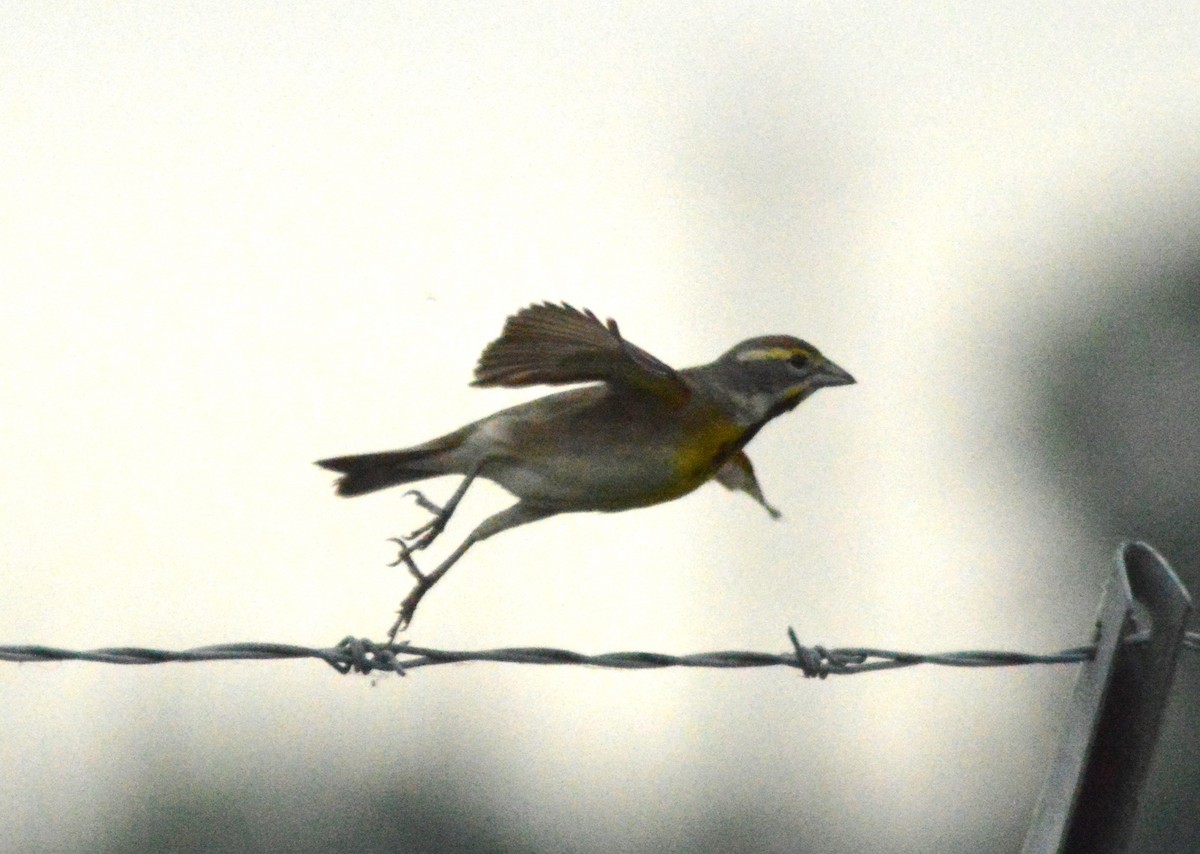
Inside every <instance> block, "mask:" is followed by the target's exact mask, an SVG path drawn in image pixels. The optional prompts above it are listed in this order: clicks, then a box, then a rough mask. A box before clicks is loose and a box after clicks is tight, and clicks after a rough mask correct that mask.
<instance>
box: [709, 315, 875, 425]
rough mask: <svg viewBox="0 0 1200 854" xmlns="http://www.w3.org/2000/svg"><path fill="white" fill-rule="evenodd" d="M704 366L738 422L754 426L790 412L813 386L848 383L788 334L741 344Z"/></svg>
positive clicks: (837, 370) (840, 372) (848, 379)
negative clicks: (733, 408) (729, 401)
mask: <svg viewBox="0 0 1200 854" xmlns="http://www.w3.org/2000/svg"><path fill="white" fill-rule="evenodd" d="M709 368H710V369H711V370H712V373H713V375H714V379H717V381H718V385H719V386H720V387H722V388H724V389H725V390H726V391H727V392H728V393H730V395H731V397H732V399H733V402H735V404H736V406H737V408H738V409H739V410H740V414H741V416H742V418H743V419H744V420H745V421H747V422H748V423H756V424H762V423H765V422H766V421H769V420H770V419H772V418H774V417H775V416H777V415H782V414H783V413H784V412H788V411H790V410H792V409H795V408H796V406H797V405H799V403H800V402H801V401H802V400H804V399H805V398H806V397H808V396H809V395H811V394H812V393H813V392H815V391H816V390H817V389H819V388H823V387H825V386H836V385H850V384H851V383H853V382H854V377H852V376H850V374H849V373H847V372H846V371H845V370H843V369H842V368H840V367H838V366H837V365H835V364H834V363H833V362H831V361H830V360H829V359H827V358H826V357H825V356H824V355H822V353H821V351H820V350H818V349H817V348H816V347H814V346H812V345H811V344H809V343H807V342H805V341H801V340H800V339H799V338H793V337H792V336H791V335H764V336H762V337H760V338H751V339H749V340H748V341H743V342H742V343H740V344H738V345H737V346H736V347H734V348H733V349H731V350H730V351H729V352H727V353H725V355H723V356H721V358H719V359H718V360H717V361H715V362H713V363H712V365H711V366H709Z"/></svg>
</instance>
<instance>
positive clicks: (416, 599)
mask: <svg viewBox="0 0 1200 854" xmlns="http://www.w3.org/2000/svg"><path fill="white" fill-rule="evenodd" d="M410 570H411V571H413V572H415V573H416V575H417V583H416V584H414V585H413V589H412V590H410V591H409V593H408V595H407V596H405V597H404V601H403V602H401V603H400V610H398V611H397V612H396V622H394V623H392V627H391V628H390V629H388V643H395V642H396V635H397V634H399V633H400V632H402V631H404V630H405V629H407V628H408V626H409V624H410V623H411V622H412V619H413V615H414V614H415V613H416V612H417V605H418V604H419V603H420V601H421V597H423V596H424V595H425V594H426V592H428V590H429V588H430V587H432V586H433V584H432V583H431V582H430V581H429V579H428V577H427V576H424V575H421V574H420V572H419V571H417V568H416V566H415V565H412V564H411V561H410Z"/></svg>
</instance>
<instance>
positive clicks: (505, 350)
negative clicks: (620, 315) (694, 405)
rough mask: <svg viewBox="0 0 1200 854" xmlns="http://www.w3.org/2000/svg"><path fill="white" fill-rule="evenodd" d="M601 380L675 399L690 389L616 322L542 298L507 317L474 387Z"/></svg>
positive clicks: (681, 398)
mask: <svg viewBox="0 0 1200 854" xmlns="http://www.w3.org/2000/svg"><path fill="white" fill-rule="evenodd" d="M595 380H601V381H603V382H606V383H610V384H612V385H615V386H619V387H622V388H625V389H629V390H633V391H639V392H644V393H647V394H653V395H655V396H658V397H660V398H662V399H663V400H666V401H668V402H671V403H674V404H682V403H684V402H685V401H686V400H687V399H688V397H689V396H690V394H691V392H690V391H689V390H688V387H687V385H686V383H684V381H683V380H682V379H681V378H680V376H679V374H678V373H677V372H676V371H675V369H674V368H672V367H670V366H669V365H667V364H665V363H663V362H661V361H659V360H658V359H656V358H655V357H654V356H651V355H650V354H649V353H647V352H646V351H645V350H643V349H642V348H641V347H638V346H637V345H636V344H631V343H630V342H628V341H626V340H625V339H624V338H622V337H621V330H620V329H619V328H617V322H616V321H615V320H612V319H609V321H608V323H607V324H604V323H601V322H600V319H599V318H597V317H596V315H594V314H592V313H591V312H590V311H588V310H587V309H584V310H583V311H580V310H578V309H576V308H574V307H573V306H570V305H567V304H566V303H563V304H562V305H555V304H553V303H549V302H544V303H541V304H537V305H531V306H529V307H528V308H523V309H521V310H520V311H518V312H517V313H516V314H514V315H513V316H512V317H510V318H508V320H506V321H505V322H504V331H503V332H501V333H500V337H499V338H497V339H496V340H495V341H493V342H492V343H491V344H488V345H487V347H486V348H485V349H484V351H483V355H481V356H480V357H479V364H478V365H476V366H475V380H474V382H472V383H471V384H472V385H476V386H527V385H563V384H566V383H582V382H592V381H595Z"/></svg>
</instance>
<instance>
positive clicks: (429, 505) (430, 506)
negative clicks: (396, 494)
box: [403, 489, 446, 516]
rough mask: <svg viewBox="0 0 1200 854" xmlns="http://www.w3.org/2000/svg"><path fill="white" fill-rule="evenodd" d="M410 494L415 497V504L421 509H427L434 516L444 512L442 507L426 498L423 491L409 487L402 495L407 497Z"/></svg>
mask: <svg viewBox="0 0 1200 854" xmlns="http://www.w3.org/2000/svg"><path fill="white" fill-rule="evenodd" d="M410 495H411V496H413V497H414V498H416V499H417V506H418V507H420V508H421V509H422V510H428V511H429V512H430V513H432V514H433V515H435V516H440V515H442V514H443V513H445V512H446V511H445V509H444V508H442V507H440V506H439V505H437V504H434V503H433V502H432V501H430V500H429V499H428V498H426V497H425V493H424V492H422V491H421V490H419V489H410V490H408V492H406V493H404V496H403V497H404V498H407V497H408V496H410Z"/></svg>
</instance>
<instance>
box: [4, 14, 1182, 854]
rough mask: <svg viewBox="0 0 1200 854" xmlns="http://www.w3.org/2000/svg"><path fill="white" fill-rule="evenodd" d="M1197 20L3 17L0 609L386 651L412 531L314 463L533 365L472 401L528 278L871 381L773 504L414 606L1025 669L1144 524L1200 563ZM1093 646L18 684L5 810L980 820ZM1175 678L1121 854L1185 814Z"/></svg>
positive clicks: (636, 318)
mask: <svg viewBox="0 0 1200 854" xmlns="http://www.w3.org/2000/svg"><path fill="white" fill-rule="evenodd" d="M1189 5H1190V4H1176V3H1155V2H1149V3H1147V2H1143V3H1138V4H1136V5H1135V4H1130V3H1113V4H1099V5H1097V4H1093V3H1059V4H1051V5H1047V4H1042V3H1036V2H1016V3H1009V4H1004V5H1003V6H1002V7H987V8H984V7H969V8H968V7H964V6H960V5H958V4H915V3H898V4H874V3H871V4H830V3H811V4H796V3H759V4H732V3H705V4H689V5H687V6H686V7H685V6H683V5H681V4H674V3H668V4H643V3H638V4H633V3H576V4H570V5H567V4H553V3H517V4H506V3H489V4H474V5H468V4H442V3H408V4H383V3H372V4H346V3H293V4H286V5H280V4H273V3H272V4H266V3H239V4H223V5H222V4H207V3H203V4H202V3H173V4H165V5H154V4H151V5H145V4H104V3H94V4H40V3H5V4H3V6H2V8H3V12H4V21H5V25H4V27H3V28H0V79H2V80H3V84H2V85H0V104H2V109H3V118H4V120H3V122H0V151H2V152H3V157H0V187H2V192H0V219H2V221H3V228H2V229H0V408H2V411H3V416H2V417H0V467H2V469H3V471H4V473H5V476H4V478H3V479H2V480H0V517H2V518H3V520H4V522H3V525H2V526H0V581H2V584H3V588H2V589H3V597H2V598H3V602H4V605H3V608H2V609H0V641H3V642H5V643H40V644H47V645H53V646H62V647H68V648H93V647H101V646H118V645H138V646H146V647H156V648H166V649H177V648H186V647H191V646H199V645H204V644H211V643H226V642H236V641H279V642H290V643H298V644H305V645H314V646H327V645H332V644H333V643H336V642H337V641H338V640H339V639H340V638H342V637H343V636H345V635H346V634H348V633H353V634H357V635H366V636H371V637H374V638H377V639H378V638H382V636H383V634H384V631H385V629H386V628H387V626H388V625H389V624H390V622H391V618H392V616H393V612H394V609H395V607H396V605H397V604H398V603H399V600H400V599H401V598H402V597H403V595H404V594H405V592H406V591H407V589H408V586H409V579H408V578H407V576H406V575H405V574H404V573H403V572H402V571H400V570H397V569H389V568H388V567H387V566H386V564H387V562H388V561H390V560H392V558H393V557H394V554H395V552H394V549H393V548H392V547H391V546H390V545H389V544H388V543H387V542H385V540H386V538H387V537H390V536H394V535H396V534H399V533H404V532H407V531H408V530H410V529H411V528H413V527H414V526H416V525H417V524H419V523H420V522H421V521H423V513H422V512H421V511H420V510H419V509H417V508H416V507H414V506H413V505H412V503H411V500H406V499H404V498H402V497H401V495H400V493H399V491H398V490H393V491H389V492H383V493H379V494H376V495H373V496H370V497H365V498H361V499H357V500H354V501H343V500H339V499H336V498H335V497H334V496H333V494H332V489H331V476H330V475H329V473H327V472H324V471H321V470H319V469H317V468H315V467H314V466H312V465H311V461H312V460H315V459H319V458H322V457H327V456H332V455H337V454H344V453H352V452H363V451H373V450H382V449H387V448H394V447H403V446H406V445H411V444H414V443H417V442H420V441H424V440H426V439H429V438H432V437H433V436H436V435H440V434H441V433H444V432H446V431H448V430H449V429H452V428H454V427H457V426H459V425H460V424H462V423H464V422H466V421H468V420H470V419H474V418H478V417H481V416H483V415H486V414H488V413H490V412H491V411H493V410H495V409H498V408H500V407H502V406H505V405H509V404H511V403H514V402H516V401H519V400H523V399H527V398H529V397H531V396H535V395H536V394H540V393H541V391H540V390H532V391H528V392H507V391H495V390H488V391H483V390H477V389H471V388H469V387H468V385H467V383H468V381H469V379H470V376H471V369H472V367H473V365H474V362H475V359H476V357H477V355H478V353H479V351H480V350H481V349H482V348H483V346H484V345H485V344H487V343H488V341H490V340H491V339H492V338H493V337H494V336H495V335H496V334H498V333H499V331H500V327H501V325H502V323H503V321H504V318H505V317H506V316H507V315H508V314H509V313H511V312H512V311H514V310H516V309H518V308H520V307H521V306H523V305H526V304H528V303H530V302H534V301H539V300H543V299H551V300H559V299H565V300H567V301H569V302H572V303H574V304H575V305H581V306H587V307H590V308H592V309H593V310H595V311H596V312H597V313H598V314H600V315H602V316H605V317H607V316H610V315H611V316H613V317H615V318H616V319H617V320H618V321H619V322H620V324H621V329H622V330H623V332H624V333H625V334H626V335H627V336H628V338H629V339H630V340H632V341H634V342H636V343H637V344H639V345H641V346H642V347H644V348H645V349H647V350H649V351H650V352H652V353H654V354H655V355H656V356H658V357H659V358H661V359H663V360H665V361H667V362H669V363H671V364H674V365H678V366H684V365H689V364H696V363H700V362H706V361H709V360H711V359H712V358H714V357H715V356H717V355H718V354H719V353H721V352H723V351H724V350H725V349H727V348H728V347H729V346H731V345H732V344H734V343H735V342H737V341H739V340H741V339H744V338H747V337H750V336H753V335H760V334H767V333H788V334H793V335H798V336H801V337H803V338H805V339H807V340H809V341H811V342H813V343H814V344H816V345H817V346H818V347H820V348H821V349H822V350H824V351H825V352H826V353H827V354H828V355H829V356H830V357H831V358H833V359H834V360H835V361H837V362H838V363H839V364H841V365H843V366H844V367H845V368H847V369H848V370H850V371H851V372H852V373H853V374H854V375H855V376H856V377H857V379H858V385H856V386H853V387H850V388H845V389H835V390H830V391H825V392H822V393H821V394H819V395H817V396H816V397H815V398H814V399H812V400H811V401H809V402H807V403H806V404H804V406H802V407H800V408H799V409H798V410H797V411H796V412H794V413H792V414H791V415H789V416H787V417H785V418H782V419H780V420H779V421H776V422H774V423H772V424H771V426H770V427H768V428H767V429H766V430H765V431H764V432H763V433H762V434H761V435H760V436H759V437H758V438H756V440H755V441H754V443H753V444H752V445H751V446H750V449H749V450H750V453H751V455H752V457H753V459H754V461H755V463H756V466H757V469H758V474H759V479H760V481H761V482H762V485H763V488H764V490H765V492H766V494H767V497H768V498H769V499H770V500H771V501H772V502H773V503H775V504H776V505H778V506H779V507H780V508H781V509H782V510H783V512H784V517H783V519H782V520H780V521H779V522H772V520H771V519H770V518H768V516H767V515H766V514H765V513H763V512H762V510H761V508H759V507H757V506H756V505H754V504H753V503H752V502H750V501H749V500H747V499H746V498H745V497H744V496H738V495H730V494H729V493H727V492H725V491H724V490H722V489H720V488H718V487H715V486H706V487H704V488H702V489H701V490H699V491H697V492H696V493H694V494H692V495H690V496H688V497H686V498H684V499H682V500H680V501H676V502H673V503H670V504H667V505H663V506H659V507H655V508H650V509H646V510H640V511H637V512H631V513H624V514H614V515H598V514H580V515H574V516H562V517H558V518H555V519H552V520H549V521H545V522H542V523H539V524H537V525H532V526H529V527H528V528H522V529H520V530H518V531H514V532H510V533H507V534H504V535H502V536H500V537H497V538H496V539H494V540H491V541H489V542H488V543H486V544H485V545H481V546H479V547H477V549H475V550H473V551H472V552H471V553H470V555H469V556H468V557H467V558H466V559H465V560H464V561H463V562H462V563H461V564H459V565H458V566H457V567H456V569H455V571H454V572H452V573H450V574H449V575H448V576H447V578H446V580H445V581H444V582H442V583H441V584H440V585H439V586H438V587H437V589H436V590H435V591H434V592H433V593H431V594H430V596H429V597H427V598H426V599H425V601H424V603H423V604H422V606H421V610H420V612H419V614H418V617H417V619H416V621H415V623H414V625H413V627H412V630H411V631H410V632H409V637H410V638H411V639H412V640H413V641H414V642H416V643H420V644H422V645H427V646H441V647H447V648H471V649H480V648H489V647H494V646H515V645H546V646H560V647H566V648H570V649H576V650H580V651H583V652H605V651H614V650H634V649H639V650H653V651H663V652H678V653H683V652H699V651H704V650H712V649H751V650H764V651H780V652H781V651H784V650H785V649H786V648H787V640H786V635H785V631H786V628H787V626H789V625H792V626H795V628H796V630H797V632H798V633H799V635H800V637H801V639H802V640H804V641H805V642H808V643H823V644H826V645H829V646H836V645H870V646H883V647H890V648H897V649H907V650H915V651H949V650H956V649H985V648H996V649H1016V650H1023V651H1030V652H1050V651H1053V650H1057V649H1060V648H1063V647H1068V646H1074V645H1077V644H1080V643H1083V642H1086V641H1087V640H1088V639H1089V638H1090V636H1091V628H1092V623H1093V619H1094V614H1095V609H1096V606H1097V604H1098V602H1099V598H1100V595H1101V592H1102V589H1103V586H1104V583H1105V581H1106V580H1107V578H1108V575H1109V573H1110V570H1111V565H1112V555H1113V552H1114V549H1115V547H1116V545H1117V543H1118V542H1119V541H1120V540H1121V539H1123V538H1130V537H1140V538H1145V539H1147V540H1148V541H1149V542H1151V543H1152V544H1154V545H1155V546H1157V547H1158V548H1159V549H1160V550H1161V551H1162V552H1163V553H1164V555H1165V556H1166V557H1167V558H1168V560H1170V561H1172V563H1173V565H1174V566H1175V567H1176V568H1177V570H1178V571H1179V572H1180V574H1181V575H1182V576H1183V578H1184V581H1185V583H1188V584H1189V585H1190V586H1191V587H1192V589H1193V590H1196V589H1200V527H1198V525H1197V518H1198V516H1197V512H1196V506H1195V503H1196V496H1197V494H1198V488H1197V487H1198V485H1200V430H1197V424H1198V423H1200V143H1198V142H1197V141H1198V140H1200V52H1197V51H1196V45H1197V44H1198V43H1200V16H1198V15H1196V14H1195V9H1194V8H1189ZM454 485H455V483H454V481H453V480H452V479H445V480H442V481H436V482H433V483H432V484H430V489H429V492H430V495H431V496H432V497H434V498H444V497H446V496H448V495H449V493H450V492H451V491H452V490H453V487H454ZM508 500H509V499H507V497H506V495H505V494H504V493H503V491H502V490H500V489H499V488H496V487H493V486H492V485H490V484H485V485H481V486H479V487H476V488H473V489H472V491H471V493H470V494H469V496H468V497H467V499H466V501H465V502H464V504H463V505H462V507H461V509H460V510H459V515H458V516H457V517H456V518H455V520H454V523H453V524H452V525H451V526H450V528H449V529H448V531H447V534H446V535H445V538H444V539H443V540H442V541H441V542H439V543H438V544H437V546H436V547H435V548H434V549H432V550H431V553H430V554H429V555H427V559H428V560H436V559H439V558H440V556H441V555H442V554H444V551H445V549H447V548H449V546H451V545H453V543H454V542H455V541H456V540H457V538H459V537H461V536H464V535H465V534H466V532H467V531H468V530H469V529H470V527H471V526H472V525H473V524H475V522H476V521H477V520H479V519H481V518H483V516H485V515H487V514H488V513H491V512H494V511H495V510H497V509H499V508H501V507H503V506H504V505H505V504H506V503H507V502H508ZM1075 673H1076V670H1075V668H1073V667H1067V666H1064V667H1040V668H1034V667H1027V668H1013V669H1007V670H979V671H972V672H959V671H952V670H947V669H941V668H918V669H912V670H906V671H898V672H894V673H883V674H872V675H866V676H861V677H858V678H854V679H830V680H827V681H823V682H816V681H805V680H803V679H801V678H800V677H799V675H798V674H795V673H793V672H784V671H781V670H756V671H744V672H724V671H698V672H674V671H662V672H602V671H596V670H588V669H583V668H534V667H520V666H515V665H462V666H450V667H438V668H430V669H428V670H422V671H419V672H416V673H414V674H412V675H411V676H410V677H408V678H404V679H401V678H397V677H380V678H362V677H345V678H340V677H338V676H337V675H336V674H335V673H334V672H333V671H331V670H330V669H328V668H326V667H324V666H323V665H321V664H319V663H315V662H286V663H285V662H239V663H222V664H196V665H164V666H155V667H142V668H136V667H114V666H105V665H98V664H63V665H38V666H32V665H25V666H16V665H6V666H2V667H0V685H2V689H0V693H2V696H3V698H4V701H3V705H4V720H5V726H4V727H3V731H2V733H0V766H2V767H3V768H4V769H5V773H4V774H3V776H0V822H2V824H3V826H4V827H5V828H6V835H7V842H6V843H0V844H6V845H10V846H11V848H10V849H8V850H14V851H18V850H19V851H71V850H85V849H86V850H89V851H106V852H133V851H148V850H180V851H185V850H186V851H192V850H196V851H201V850H203V851H245V850H263V851H265V850H292V851H302V852H310V851H311V852H323V851H348V850H355V851H376V850H378V851H383V850H388V851H392V850H402V851H418V850H419V851H463V850H470V851H517V850H520V851H568V850H569V851H581V852H591V851H668V852H674V851H677V852H692V851H731V852H735V851H746V852H752V851H753V852H758V851H780V852H782V851H813V852H835V854H836V853H837V852H858V851H862V850H867V849H870V850H873V851H876V852H881V854H882V853H883V852H911V851H930V852H958V851H979V852H1009V851H1013V850H1016V849H1017V848H1018V847H1019V844H1020V840H1021V839H1022V837H1023V834H1024V831H1025V828H1026V826H1027V824H1028V822H1029V820H1030V817H1031V812H1032V809H1033V804H1034V802H1035V799H1036V797H1037V793H1038V790H1039V787H1040V785H1041V782H1042V779H1043V777H1044V774H1045V772H1046V770H1047V768H1048V763H1049V761H1050V759H1051V757H1052V755H1053V751H1054V748H1055V745H1056V742H1057V739H1058V735H1059V729H1060V726H1061V723H1062V719H1063V713H1064V711H1065V708H1066V704H1067V700H1068V698H1069V695H1070V691H1071V688H1072V685H1073V681H1074V678H1075ZM1198 674H1200V663H1198V662H1197V661H1195V660H1194V659H1193V658H1192V657H1187V656H1185V657H1184V658H1183V659H1182V662H1181V672H1180V677H1179V680H1178V683H1177V687H1176V692H1175V699H1174V700H1173V705H1172V709H1171V711H1170V713H1169V717H1168V720H1167V723H1166V726H1165V728H1164V731H1163V735H1162V740H1161V742H1160V747H1159V753H1158V757H1157V761H1156V764H1155V766H1154V771H1153V776H1152V780H1151V783H1150V790H1149V791H1148V792H1147V793H1146V796H1145V799H1144V805H1145V806H1144V810H1143V813H1142V819H1141V826H1140V829H1139V832H1138V839H1137V843H1136V845H1135V849H1136V850H1154V851H1194V850H1198V849H1200V814H1198V813H1197V812H1196V810H1195V809H1194V808H1193V806H1192V805H1193V804H1194V803H1195V799H1196V797H1197V796H1198V792H1197V790H1198V788H1200V772H1197V769H1198V768H1200V736H1198V735H1197V733H1198V732H1200V727H1198V726H1197V719H1196V715H1195V712H1194V710H1193V709H1194V706H1195V703H1196V701H1197V699H1198V698H1197V694H1198V693H1200V676H1198Z"/></svg>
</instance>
